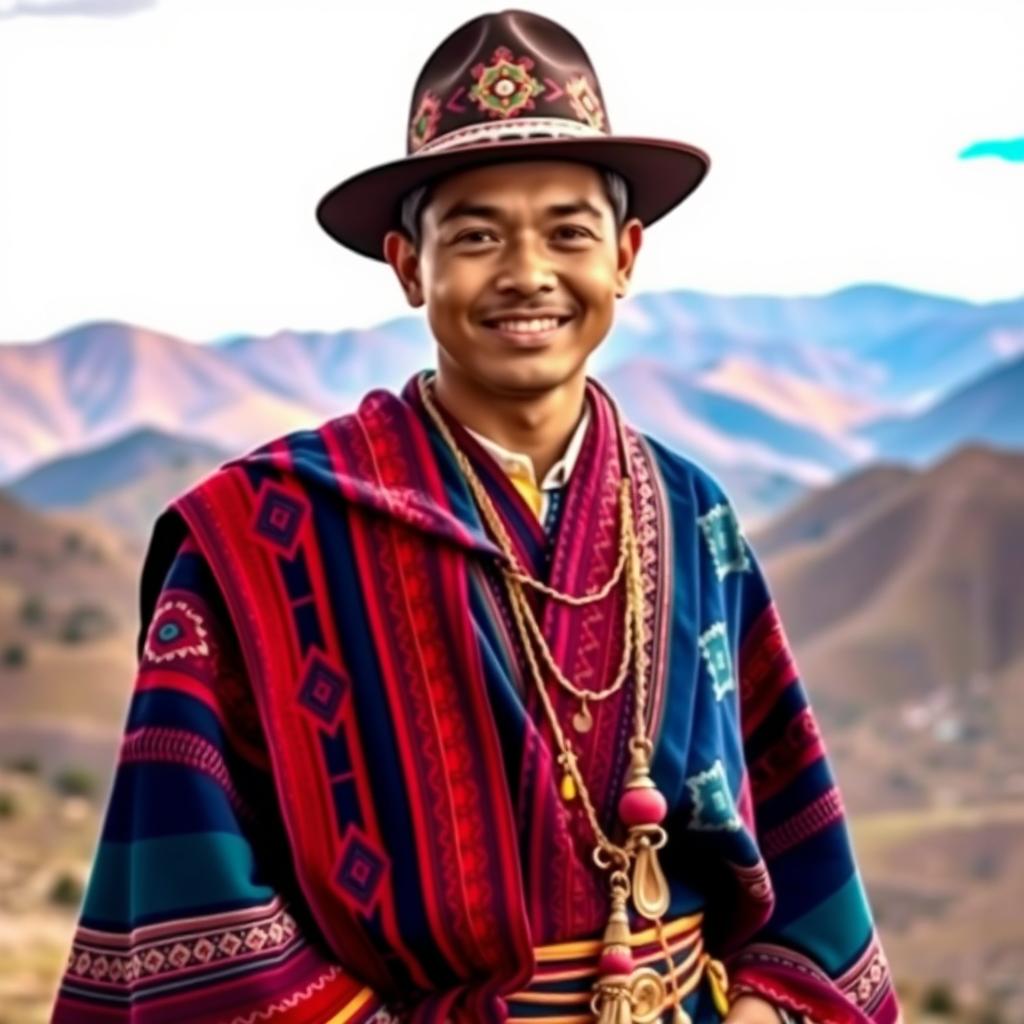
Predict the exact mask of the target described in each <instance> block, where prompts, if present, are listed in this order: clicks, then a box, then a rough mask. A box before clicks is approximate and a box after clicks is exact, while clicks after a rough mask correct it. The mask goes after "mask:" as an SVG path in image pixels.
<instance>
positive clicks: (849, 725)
mask: <svg viewBox="0 0 1024 1024" xmlns="http://www.w3.org/2000/svg"><path fill="white" fill-rule="evenodd" d="M879 479H880V478H877V477H876V478H875V479H873V480H872V479H869V481H868V482H869V483H870V484H872V485H873V486H871V487H865V486H864V480H863V477H862V479H861V481H859V485H860V486H858V482H855V483H854V485H853V486H851V487H849V488H848V489H847V493H848V494H852V495H853V499H854V500H852V501H851V503H850V504H851V508H850V510H849V512H848V514H844V513H843V510H842V508H841V507H840V506H841V502H840V501H839V500H838V498H837V495H836V494H835V493H832V494H826V495H818V496H816V497H815V498H814V499H812V502H816V503H817V504H818V506H819V507H831V509H832V511H833V513H834V517H835V519H834V522H835V525H834V526H833V527H832V528H831V529H828V530H826V531H825V534H824V536H823V537H821V538H820V539H816V540H805V541H802V542H796V541H794V542H791V543H789V544H785V543H783V539H784V538H786V537H787V536H797V535H799V520H800V519H801V518H803V519H804V520H805V521H809V520H811V519H812V518H813V513H814V509H813V506H812V508H811V511H810V512H809V511H808V505H809V504H810V503H805V504H804V506H803V507H802V508H798V509H796V510H794V511H793V513H791V514H790V515H789V516H788V517H784V518H783V520H782V521H780V522H778V523H776V524H774V525H773V526H772V527H771V529H770V531H769V532H768V533H767V534H766V536H767V537H768V543H767V544H766V547H768V548H771V547H772V546H773V545H774V546H775V549H776V550H775V553H774V554H773V555H770V556H768V557H766V558H765V560H764V561H765V571H766V574H767V576H768V579H769V583H770V586H771V588H772V591H773V593H774V595H775V597H776V600H777V601H778V604H779V607H780V609H781V612H782V615H783V620H784V622H785V623H786V629H787V633H788V634H789V636H790V639H791V640H792V642H793V645H794V649H795V650H796V653H797V657H798V661H799V664H800V667H801V672H802V674H803V676H804V678H805V680H806V681H807V685H808V689H809V690H810V692H811V694H812V699H813V700H814V702H815V703H816V705H817V706H818V708H819V710H820V712H821V714H822V717H823V719H824V720H825V721H826V723H827V724H828V726H829V730H830V732H831V733H832V734H834V735H835V736H836V737H837V744H838V746H839V751H838V753H839V757H838V760H839V762H840V764H843V763H849V764H850V765H851V776H853V774H854V770H853V765H854V764H855V765H856V771H855V777H851V779H850V785H849V790H850V796H851V800H852V802H853V803H854V805H855V806H857V805H859V806H860V807H864V808H867V807H870V808H872V809H875V810H877V809H880V808H883V807H886V806H917V805H920V804H921V803H922V802H927V801H928V800H929V799H930V798H932V797H934V796H935V795H936V794H937V793H939V792H947V791H948V792H947V795H949V796H950V797H951V798H964V799H966V798H968V797H970V798H984V799H992V798H994V797H997V796H1001V795H1010V792H1011V790H1012V787H1013V785H1015V783H1013V782H1011V780H1012V779H1014V778H1018V779H1019V778H1020V776H1021V773H1022V771H1024V765H1022V762H1021V758H1020V756H1019V753H1018V749H1019V745H1018V742H1017V740H1016V738H1015V736H1019V732H1017V733H1016V734H1015V733H1014V729H1013V728H1012V727H1011V726H1019V725H1021V724H1024V722H1022V717H1024V716H1022V714H1021V712H1020V710H1019V703H1020V698H1021V697H1022V696H1024V672H1022V668H1024V598H1022V597H1021V592H1020V580H1021V578H1022V577H1024V545H1022V544H1021V543H1020V528H1021V523H1022V522H1024V455H1021V454H1016V453H1009V452H1001V451H996V450H993V449H989V448H985V447H980V446H970V447H966V448H964V449H961V450H959V451H957V452H956V453H955V454H954V455H952V456H950V457H949V458H947V459H946V460H944V461H943V462H941V463H939V464H937V465H935V466H933V467H931V468H929V469H927V470H925V471H921V472H915V473H912V474H910V475H902V476H901V475H897V476H894V477H893V481H894V486H893V487H892V489H891V490H885V489H883V488H880V487H877V486H876V485H877V483H878V481H879ZM842 487H843V485H842V484H840V485H839V486H838V487H837V488H835V489H833V491H837V490H839V489H840V488H842ZM871 490H874V491H875V494H874V500H863V501H858V500H857V499H859V498H863V497H865V495H864V493H862V492H864V491H867V492H870V491H871ZM840 497H841V495H840ZM868 497H870V495H868ZM787 520H788V521H787ZM794 523H796V524H797V525H794ZM751 543H752V544H753V546H754V549H755V550H756V551H759V550H760V548H759V546H758V545H759V538H758V536H757V535H754V536H752V537H751ZM840 733H841V736H840ZM1018 795H1019V794H1018Z"/></svg>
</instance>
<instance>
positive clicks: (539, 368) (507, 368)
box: [481, 354, 583, 392]
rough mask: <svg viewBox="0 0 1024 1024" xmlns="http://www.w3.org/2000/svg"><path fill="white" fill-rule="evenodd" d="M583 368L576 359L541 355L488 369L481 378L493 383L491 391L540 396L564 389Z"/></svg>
mask: <svg viewBox="0 0 1024 1024" xmlns="http://www.w3.org/2000/svg"><path fill="white" fill-rule="evenodd" d="M582 367H583V363H581V362H579V361H578V360H575V359H574V360H571V361H570V360H566V359H565V358H564V357H559V356H554V355H546V354H540V355H538V357H537V358H530V359H520V360H518V361H511V360H509V361H508V362H505V363H502V364H501V365H498V366H488V367H487V368H486V370H485V371H484V373H483V374H481V376H482V377H485V378H486V379H487V380H488V381H489V383H490V385H491V390H495V391H523V392H540V391H551V390H552V389H554V388H558V387H562V386H563V385H564V384H566V383H568V382H569V381H570V380H572V379H573V378H574V377H575V376H576V375H577V374H578V373H579V372H580V371H581V369H582Z"/></svg>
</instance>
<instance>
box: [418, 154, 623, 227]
mask: <svg viewBox="0 0 1024 1024" xmlns="http://www.w3.org/2000/svg"><path fill="white" fill-rule="evenodd" d="M580 198H585V199H589V200H590V201H591V202H592V203H593V204H594V205H597V206H600V204H606V205H607V203H608V200H607V198H606V197H605V194H604V180H603V178H602V176H601V172H600V171H599V170H598V169H597V168H596V167H593V166H591V165H589V164H582V163H576V162H575V161H571V160H522V161H505V162H502V163H495V164H486V165H484V166H482V167H473V168H470V169H469V170H466V171H459V172H457V173H455V174H451V175H448V176H447V177H445V178H443V179H441V180H440V181H439V182H437V183H436V184H435V185H434V186H433V188H432V189H431V193H430V196H429V198H428V201H427V205H426V207H425V208H424V214H425V216H428V217H429V216H433V217H438V216H440V215H442V214H443V213H444V211H445V210H447V209H449V208H450V207H451V206H452V205H453V204H454V203H460V202H466V201H472V202H476V203H481V204H484V203H485V204H487V205H489V206H498V207H503V208H507V209H509V210H513V209H515V208H524V209H528V208H537V209H540V208H542V207H545V206H547V205H549V204H552V203H558V202H570V201H572V200H575V199H580Z"/></svg>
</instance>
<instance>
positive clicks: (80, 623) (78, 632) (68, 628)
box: [60, 604, 113, 644]
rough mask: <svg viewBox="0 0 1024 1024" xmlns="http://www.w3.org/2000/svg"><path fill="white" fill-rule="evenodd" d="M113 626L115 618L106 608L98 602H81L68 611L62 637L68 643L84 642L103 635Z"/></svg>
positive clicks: (61, 632)
mask: <svg viewBox="0 0 1024 1024" xmlns="http://www.w3.org/2000/svg"><path fill="white" fill-rule="evenodd" d="M112 627H113V620H112V619H111V617H110V615H109V614H108V612H107V610H106V609H105V608H101V607H100V606H99V605H96V604H80V605H78V606H77V607H76V608H73V609H72V610H71V611H70V612H68V615H67V618H66V619H65V620H64V625H63V626H62V627H61V631H60V638H61V640H63V641H64V643H66V644H77V643H82V642H83V641H86V640H93V639H95V638H96V637H100V636H103V635H104V634H105V633H108V632H110V630H111V628H112Z"/></svg>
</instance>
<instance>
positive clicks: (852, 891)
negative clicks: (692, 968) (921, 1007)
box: [728, 538, 899, 1024]
mask: <svg viewBox="0 0 1024 1024" xmlns="http://www.w3.org/2000/svg"><path fill="white" fill-rule="evenodd" d="M741 543H742V544H743V545H744V548H745V552H746V558H747V566H746V569H745V571H743V572H742V573H739V574H737V575H738V578H739V594H738V607H737V621H738V628H737V630H736V632H735V640H736V649H735V652H734V653H735V658H736V673H737V678H738V680H739V684H740V687H739V688H740V694H739V701H740V726H741V731H742V743H743V752H744V760H745V766H746V779H745V785H748V786H749V790H750V797H751V802H752V806H753V818H754V822H755V825H756V839H757V843H758V846H759V848H760V851H761V854H762V856H763V858H764V860H765V862H766V865H767V868H768V872H769V876H770V879H771V884H772V888H773V890H774V894H775V904H774V908H773V911H772V915H771V917H770V919H769V920H768V921H767V922H766V923H765V924H764V926H763V927H762V928H761V929H760V930H759V932H758V933H757V934H756V935H755V936H753V937H752V939H751V940H750V941H749V942H747V943H746V944H745V945H744V946H743V948H742V949H740V950H738V951H736V952H734V953H733V954H732V955H731V956H730V957H729V958H728V966H729V969H730V971H729V973H730V981H731V985H730V996H731V998H734V999H737V998H739V997H741V996H742V995H744V994H750V995H756V996H760V997H762V998H765V999H768V1000H770V1001H772V1002H773V1003H774V1004H775V1005H777V1006H779V1007H782V1008H784V1009H785V1010H787V1011H789V1012H790V1013H793V1014H797V1015H804V1016H806V1017H808V1018H810V1019H812V1020H835V1021H850V1022H855V1024H863V1022H875V1024H891V1022H894V1021H897V1020H898V1019H899V1007H898V1005H897V1002H896V997H895V993H894V990H893V985H892V979H891V976H890V973H889V968H888V964H887V962H886V958H885V955H884V952H883V950H882V946H881V943H880V941H879V936H878V932H877V929H876V926H875V922H874V919H873V915H872V912H871V909H870V906H869V902H868V898H867V893H866V890H865V887H864V883H863V879H862V877H861V874H860V871H859V868H858V866H857V862H856V859H855V855H854V851H853V847H852V842H851V838H850V834H849V830H848V826H847V820H846V815H845V809H844V807H843V801H842V796H841V793H840V790H839V787H838V785H837V782H836V778H835V776H834V773H833V769H832V766H831V764H830V761H829V758H828V756H827V753H826V749H825V744H824V740H823V737H822V734H821V730H820V728H819V725H818V722H817V719H816V716H815V714H814V711H813V709H812V707H811V704H810V701H809V699H808V694H807V691H806V689H805V687H804V684H803V681H802V679H801V678H800V674H799V670H798V667H797V664H796V661H795V659H794V656H793V652H792V649H791V647H790V644H789V641H788V639H787V637H786V634H785V631H784V628H783V625H782V622H781V619H780V616H779V612H778V609H777V607H776V605H775V603H774V600H773V598H772V596H771V593H770V591H769V588H768V584H767V581H766V579H765V576H764V572H763V570H762V568H761V566H760V564H759V562H758V559H757V556H756V554H755V553H754V551H753V550H752V549H751V547H750V546H749V544H748V543H747V541H746V540H745V538H744V539H742V541H741Z"/></svg>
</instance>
